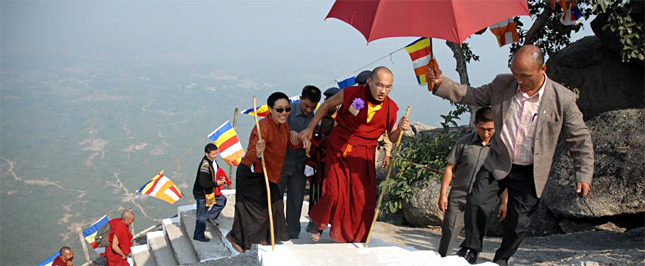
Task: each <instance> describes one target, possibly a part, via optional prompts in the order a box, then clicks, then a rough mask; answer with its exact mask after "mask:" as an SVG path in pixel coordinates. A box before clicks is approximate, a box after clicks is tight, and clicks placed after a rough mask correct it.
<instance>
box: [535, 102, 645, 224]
mask: <svg viewBox="0 0 645 266" xmlns="http://www.w3.org/2000/svg"><path fill="white" fill-rule="evenodd" d="M587 126H588V127H589V128H590V130H591V132H592V139H593V143H594V151H595V164H594V165H595V166H594V168H595V169H594V179H593V181H592V192H591V195H590V196H589V197H588V198H587V199H579V198H577V197H576V195H575V193H573V189H574V187H575V179H574V175H575V174H574V169H573V163H572V160H571V158H570V156H569V154H568V152H567V150H566V148H565V146H564V145H563V144H562V143H561V144H560V145H559V146H558V149H557V150H556V156H555V157H554V161H553V162H554V163H553V167H552V169H551V176H550V178H549V182H548V183H547V186H546V189H545V193H544V201H545V204H546V205H547V206H548V208H549V210H551V212H552V213H553V214H554V215H555V216H556V217H562V218H572V219H579V218H591V219H593V218H599V217H611V216H619V215H629V214H645V164H643V162H644V160H643V159H644V158H645V133H644V132H645V109H628V110H618V111H611V112H607V113H603V114H602V115H600V116H598V117H597V118H594V119H592V120H591V121H588V122H587ZM641 220H642V219H641ZM641 222H642V221H641Z"/></svg>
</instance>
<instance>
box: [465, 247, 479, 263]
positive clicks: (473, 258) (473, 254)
mask: <svg viewBox="0 0 645 266" xmlns="http://www.w3.org/2000/svg"><path fill="white" fill-rule="evenodd" d="M477 257H479V252H478V251H474V250H472V249H471V250H470V252H468V255H466V260H467V261H468V263H470V264H473V263H477Z"/></svg>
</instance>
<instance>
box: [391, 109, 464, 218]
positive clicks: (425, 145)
mask: <svg viewBox="0 0 645 266" xmlns="http://www.w3.org/2000/svg"><path fill="white" fill-rule="evenodd" d="M467 111H468V108H467V106H464V105H457V108H456V109H455V110H452V111H450V112H449V113H448V114H447V115H442V116H441V117H443V119H444V121H443V122H442V123H441V125H442V126H443V130H442V131H440V132H439V133H434V134H428V132H422V133H421V135H420V136H417V137H416V138H404V139H402V141H401V147H400V149H399V151H398V152H397V151H394V152H395V153H396V158H395V159H394V162H393V164H394V168H395V169H397V172H396V173H393V174H392V176H391V177H390V179H389V181H388V182H389V186H388V190H387V193H386V194H385V199H384V201H383V203H382V206H381V208H382V211H383V212H384V213H395V212H397V211H399V210H400V209H401V207H402V206H403V205H402V204H403V201H405V200H408V199H410V198H411V197H412V196H414V194H415V193H416V191H417V190H418V189H419V187H421V186H422V185H423V184H424V183H426V182H428V181H429V180H432V179H437V178H441V176H442V174H443V168H444V166H445V164H446V156H447V155H448V153H450V150H451V149H452V147H453V145H454V144H455V142H456V141H457V139H459V137H460V136H461V135H463V132H460V131H458V130H455V127H457V124H456V122H455V120H457V119H459V116H460V115H461V114H463V113H464V112H467ZM451 126H452V127H451ZM451 129H452V130H451ZM384 183H385V182H381V184H380V185H379V187H380V189H383V185H384Z"/></svg>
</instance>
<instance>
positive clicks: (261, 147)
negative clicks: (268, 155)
mask: <svg viewBox="0 0 645 266" xmlns="http://www.w3.org/2000/svg"><path fill="white" fill-rule="evenodd" d="M265 148H266V144H265V143H264V140H263V139H259V140H258V142H257V143H255V153H256V154H255V155H257V157H258V158H260V157H262V153H263V152H264V149H265Z"/></svg>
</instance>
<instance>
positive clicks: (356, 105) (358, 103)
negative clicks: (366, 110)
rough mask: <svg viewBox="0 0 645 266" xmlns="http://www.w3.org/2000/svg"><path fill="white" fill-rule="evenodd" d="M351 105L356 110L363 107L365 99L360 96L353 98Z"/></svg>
mask: <svg viewBox="0 0 645 266" xmlns="http://www.w3.org/2000/svg"><path fill="white" fill-rule="evenodd" d="M352 107H354V109H356V110H360V109H363V107H365V101H363V99H361V98H354V100H352Z"/></svg>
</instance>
